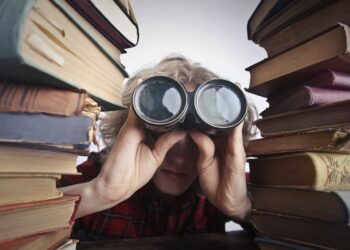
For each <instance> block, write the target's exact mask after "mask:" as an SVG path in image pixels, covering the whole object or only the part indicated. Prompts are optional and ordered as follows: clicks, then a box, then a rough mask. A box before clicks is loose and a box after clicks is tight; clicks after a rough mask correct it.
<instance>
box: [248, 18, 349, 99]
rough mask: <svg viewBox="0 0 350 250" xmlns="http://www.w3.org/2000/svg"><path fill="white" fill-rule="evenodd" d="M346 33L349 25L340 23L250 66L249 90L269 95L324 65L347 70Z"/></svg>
mask: <svg viewBox="0 0 350 250" xmlns="http://www.w3.org/2000/svg"><path fill="white" fill-rule="evenodd" d="M349 34H350V32H349V27H348V26H346V25H342V24H339V25H336V26H334V27H332V28H331V29H329V30H327V31H326V32H324V33H322V34H320V35H318V36H317V37H314V38H313V39H310V40H308V41H306V42H304V43H303V44H300V45H299V46H297V47H294V48H292V49H290V50H287V51H285V52H284V53H281V54H279V55H277V56H275V57H271V58H267V59H265V60H263V61H261V62H259V63H256V64H254V65H252V66H250V67H249V68H247V69H246V70H248V71H249V72H250V75H251V78H250V86H249V89H248V91H249V92H251V93H253V94H257V95H260V96H264V97H271V96H274V95H277V94H278V93H281V92H284V91H285V90H286V88H288V87H293V86H295V84H296V83H300V82H304V81H305V80H307V79H309V78H310V77H311V76H314V75H316V74H317V73H319V72H320V71H322V70H324V69H329V70H334V71H339V72H344V73H350V67H349V52H350V48H349V46H348V44H349V40H350V35H349ZM325 48H327V49H325Z"/></svg>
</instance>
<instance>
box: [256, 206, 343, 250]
mask: <svg viewBox="0 0 350 250" xmlns="http://www.w3.org/2000/svg"><path fill="white" fill-rule="evenodd" d="M251 221H252V223H253V226H254V227H255V229H256V230H257V231H258V232H259V233H260V234H262V235H268V236H269V237H272V238H276V239H279V240H287V241H291V242H296V243H305V244H308V245H312V246H314V247H315V248H316V249H317V247H319V248H322V247H323V248H328V249H344V250H345V249H348V248H349V245H350V237H349V234H350V227H349V226H348V225H344V224H338V223H329V222H324V221H320V220H313V219H308V218H304V217H299V216H289V215H282V214H277V213H270V212H264V211H257V210H256V211H253V212H252V220H251Z"/></svg>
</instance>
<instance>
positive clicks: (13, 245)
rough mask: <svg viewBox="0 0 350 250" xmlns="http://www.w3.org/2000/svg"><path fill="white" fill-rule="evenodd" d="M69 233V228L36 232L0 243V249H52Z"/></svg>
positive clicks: (64, 239) (63, 240)
mask: <svg viewBox="0 0 350 250" xmlns="http://www.w3.org/2000/svg"><path fill="white" fill-rule="evenodd" d="M70 233H71V229H70V228H65V229H60V230H57V231H54V232H50V233H44V234H38V235H33V236H29V237H24V238H20V239H17V240H12V241H6V242H4V243H2V244H0V249H6V250H19V249H20V250H33V249H48V250H53V249H56V248H57V247H58V246H60V245H61V244H62V243H63V242H65V241H66V240H67V239H68V238H69V236H70Z"/></svg>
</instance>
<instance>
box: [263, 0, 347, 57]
mask: <svg viewBox="0 0 350 250" xmlns="http://www.w3.org/2000/svg"><path fill="white" fill-rule="evenodd" d="M349 12H350V2H349V1H348V0H337V1H331V4H329V5H328V6H327V7H326V8H321V9H319V10H318V11H316V12H314V13H310V14H309V15H307V16H303V18H301V19H300V20H297V21H295V22H294V23H291V24H289V25H288V26H285V27H283V28H282V29H281V30H279V31H277V32H275V33H272V34H269V36H266V37H264V38H262V39H260V41H259V45H260V46H261V47H263V48H264V49H265V50H266V52H267V54H268V56H269V57H273V56H276V55H278V54H280V53H282V52H284V51H286V50H289V49H290V48H293V47H295V46H297V45H299V44H301V43H303V42H305V41H307V40H309V39H310V38H312V37H314V36H316V35H318V34H320V33H322V32H324V31H326V30H328V29H329V28H331V27H332V26H334V25H336V24H337V23H344V24H347V25H349V24H350V16H349V14H348V13H349Z"/></svg>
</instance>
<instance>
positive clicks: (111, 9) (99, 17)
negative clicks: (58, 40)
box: [67, 0, 139, 52]
mask: <svg viewBox="0 0 350 250" xmlns="http://www.w3.org/2000/svg"><path fill="white" fill-rule="evenodd" d="M67 2H68V3H69V4H70V5H72V7H74V8H75V9H76V10H77V11H78V12H79V13H80V14H81V15H82V16H83V17H84V18H85V19H86V20H88V21H89V22H90V23H91V24H92V25H93V26H94V27H95V28H96V29H97V30H98V31H100V33H101V34H103V35H104V36H105V37H106V38H107V39H108V40H110V42H111V43H113V44H114V45H115V46H116V47H118V48H119V49H120V50H121V51H122V52H125V51H124V49H126V48H130V47H134V46H135V45H136V44H137V42H138V39H139V31H138V25H137V22H136V19H135V16H134V13H133V10H132V7H131V5H130V4H127V5H126V4H124V2H123V1H122V0H116V1H114V0H105V1H100V0H67Z"/></svg>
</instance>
